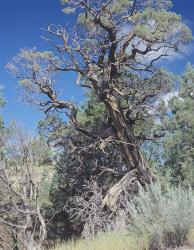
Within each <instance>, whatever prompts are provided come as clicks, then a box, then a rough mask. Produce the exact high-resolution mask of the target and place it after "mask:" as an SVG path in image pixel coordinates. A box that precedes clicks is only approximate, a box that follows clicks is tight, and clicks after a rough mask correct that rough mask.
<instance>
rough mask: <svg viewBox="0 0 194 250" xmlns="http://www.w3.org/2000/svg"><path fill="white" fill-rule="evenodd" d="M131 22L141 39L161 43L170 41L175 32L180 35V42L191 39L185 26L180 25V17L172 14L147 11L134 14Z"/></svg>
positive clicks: (189, 32) (163, 11)
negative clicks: (133, 23)
mask: <svg viewBox="0 0 194 250" xmlns="http://www.w3.org/2000/svg"><path fill="white" fill-rule="evenodd" d="M133 20H134V22H135V23H136V25H135V33H136V35H137V36H138V37H140V38H142V39H145V38H146V40H149V41H153V42H154V41H157V42H160V41H161V42H162V41H164V40H165V39H170V37H171V34H172V33H173V32H174V31H175V30H176V32H177V34H178V33H179V35H180V34H181V36H180V37H179V39H180V42H184V41H186V40H187V39H188V40H190V39H192V34H191V31H190V30H189V29H188V28H187V26H186V25H183V24H181V25H180V20H181V17H180V16H178V15H177V14H175V13H173V12H169V11H165V10H162V11H158V10H157V11H154V10H150V9H147V10H145V11H144V12H138V13H137V14H135V15H134V17H133Z"/></svg>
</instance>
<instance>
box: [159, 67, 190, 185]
mask: <svg viewBox="0 0 194 250" xmlns="http://www.w3.org/2000/svg"><path fill="white" fill-rule="evenodd" d="M179 83H180V84H179V89H178V93H177V95H176V96H174V97H173V98H172V99H171V100H170V101H169V103H168V109H169V112H168V115H166V116H165V117H164V119H163V126H164V128H165V130H166V137H164V144H163V146H164V154H163V160H164V163H163V165H164V167H163V168H162V169H163V171H164V172H165V173H168V175H169V177H170V180H171V182H172V183H175V184H176V185H178V184H183V185H186V186H188V185H192V186H194V167H193V166H194V130H193V128H194V66H193V65H188V66H187V68H186V71H185V73H184V75H183V76H182V77H180V79H179Z"/></svg>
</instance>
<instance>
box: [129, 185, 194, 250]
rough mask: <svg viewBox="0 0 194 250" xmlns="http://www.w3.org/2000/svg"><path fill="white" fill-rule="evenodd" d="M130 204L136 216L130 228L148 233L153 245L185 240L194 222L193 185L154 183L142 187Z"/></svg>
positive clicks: (159, 247)
mask: <svg viewBox="0 0 194 250" xmlns="http://www.w3.org/2000/svg"><path fill="white" fill-rule="evenodd" d="M128 208H129V212H130V214H131V219H132V224H131V225H130V229H131V230H132V231H133V232H134V231H135V232H136V233H138V234H140V235H142V236H144V237H147V238H148V240H149V242H150V243H149V244H150V249H163V248H164V249H166V248H165V247H169V246H178V245H182V244H184V241H185V240H186V236H187V233H188V232H189V230H190V229H191V228H192V227H193V226H194V213H193V211H194V196H193V192H192V190H191V189H188V190H183V189H181V188H180V187H179V188H172V187H170V186H165V187H163V188H162V187H161V185H160V184H155V185H151V186H149V187H147V188H146V190H143V189H142V190H140V192H139V194H138V196H137V197H135V198H134V199H133V200H132V201H131V202H130V203H129V205H128Z"/></svg>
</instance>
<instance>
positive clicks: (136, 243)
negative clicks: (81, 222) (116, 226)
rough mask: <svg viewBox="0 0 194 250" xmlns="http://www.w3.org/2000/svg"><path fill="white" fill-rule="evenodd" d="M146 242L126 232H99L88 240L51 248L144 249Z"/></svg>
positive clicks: (94, 249) (77, 249) (61, 249)
mask: <svg viewBox="0 0 194 250" xmlns="http://www.w3.org/2000/svg"><path fill="white" fill-rule="evenodd" d="M146 245H147V243H146V240H145V239H144V240H143V239H139V238H137V237H136V236H133V235H129V234H128V233H116V232H114V233H106V234H100V235H98V236H97V237H95V238H93V239H90V240H84V239H81V240H78V241H71V242H68V243H64V244H63V245H58V246H56V247H55V248H53V249H52V250H143V249H144V250H145V249H147V246H146Z"/></svg>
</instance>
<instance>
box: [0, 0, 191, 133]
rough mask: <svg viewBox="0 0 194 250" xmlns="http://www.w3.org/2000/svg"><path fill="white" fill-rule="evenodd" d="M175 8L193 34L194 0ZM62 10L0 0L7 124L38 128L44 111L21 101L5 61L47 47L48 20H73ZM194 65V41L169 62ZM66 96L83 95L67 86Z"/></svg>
mask: <svg viewBox="0 0 194 250" xmlns="http://www.w3.org/2000/svg"><path fill="white" fill-rule="evenodd" d="M173 10H174V11H175V12H176V13H178V14H181V15H182V17H183V19H184V21H185V22H186V23H187V24H188V25H189V26H190V28H191V29H192V30H193V33H194V0H174V7H173ZM70 22H71V20H68V17H65V16H64V14H63V13H62V11H61V6H60V1H59V0H17V1H16V0H1V3H0V84H3V85H4V93H5V97H6V100H7V105H6V106H5V108H4V109H3V110H2V111H1V113H2V114H3V117H4V120H5V122H6V123H8V122H9V121H10V120H12V119H16V120H17V121H20V122H21V123H22V124H23V125H24V126H26V127H27V128H29V129H34V128H35V127H36V124H37V121H38V120H40V119H41V118H42V117H43V116H44V114H43V113H42V112H40V111H38V110H34V109H33V108H32V107H30V106H27V105H26V104H24V103H23V102H21V101H19V100H18V92H17V90H16V88H17V80H15V79H14V78H13V77H11V76H10V75H9V74H8V73H7V72H6V71H5V64H6V63H7V62H8V61H9V60H11V58H12V57H13V56H14V55H16V54H17V52H18V51H19V50H20V48H24V47H28V48H31V47H33V46H36V47H37V48H38V49H45V46H47V45H46V43H45V42H44V41H43V40H42V39H41V35H42V34H43V32H42V31H41V30H40V28H42V27H46V26H47V25H48V24H49V23H54V24H65V23H70ZM187 62H191V63H193V64H194V44H193V45H190V46H189V50H188V51H186V55H185V56H184V57H178V58H176V59H174V60H171V61H168V62H167V63H166V66H167V67H168V68H169V69H170V70H171V71H173V72H176V73H181V72H182V71H183V70H184V67H185V64H186V63H187ZM66 95H69V97H71V96H73V95H74V96H76V97H75V100H76V101H79V100H80V99H81V98H82V94H81V93H80V92H79V91H78V90H77V89H76V88H75V87H72V85H70V86H68V85H67V86H66Z"/></svg>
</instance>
